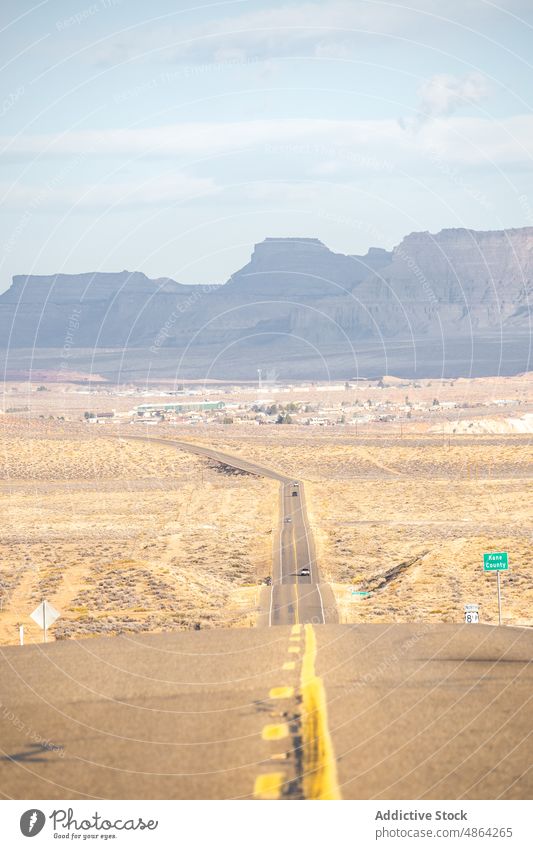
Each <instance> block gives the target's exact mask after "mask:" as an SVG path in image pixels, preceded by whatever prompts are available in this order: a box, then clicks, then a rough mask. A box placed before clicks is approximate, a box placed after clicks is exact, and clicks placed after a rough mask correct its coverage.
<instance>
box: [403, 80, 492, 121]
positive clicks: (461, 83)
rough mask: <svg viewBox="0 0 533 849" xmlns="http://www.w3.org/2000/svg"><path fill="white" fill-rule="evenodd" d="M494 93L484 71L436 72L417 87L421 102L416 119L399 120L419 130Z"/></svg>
mask: <svg viewBox="0 0 533 849" xmlns="http://www.w3.org/2000/svg"><path fill="white" fill-rule="evenodd" d="M490 93H491V87H490V84H489V81H488V80H487V78H486V77H484V76H483V74H479V73H471V74H467V75H466V76H464V77H455V76H453V75H452V74H436V75H435V76H434V77H431V78H430V79H429V80H426V82H425V83H423V85H421V86H420V88H419V90H418V95H419V103H418V107H417V111H416V115H415V117H414V118H404V119H402V120H401V121H400V124H401V126H402V127H403V128H404V129H409V130H417V129H419V128H420V127H421V126H423V125H424V124H426V123H428V122H429V121H432V120H433V119H435V118H441V117H444V116H448V115H452V114H453V113H454V112H456V111H457V110H458V109H459V108H460V107H461V106H465V105H468V104H475V103H479V102H480V101H481V100H483V99H484V98H485V97H488V95H489V94H490Z"/></svg>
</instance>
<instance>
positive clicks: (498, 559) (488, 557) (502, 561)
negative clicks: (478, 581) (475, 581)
mask: <svg viewBox="0 0 533 849" xmlns="http://www.w3.org/2000/svg"><path fill="white" fill-rule="evenodd" d="M508 568H509V558H508V556H507V552H506V551H489V552H485V554H484V555H483V571H484V572H501V571H505V569H508Z"/></svg>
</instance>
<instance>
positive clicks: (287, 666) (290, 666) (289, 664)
mask: <svg viewBox="0 0 533 849" xmlns="http://www.w3.org/2000/svg"><path fill="white" fill-rule="evenodd" d="M295 666H296V663H295V661H294V660H288V661H287V663H284V664H283V666H282V667H281V668H282V669H285V670H287V671H290V670H292V669H294V668H295Z"/></svg>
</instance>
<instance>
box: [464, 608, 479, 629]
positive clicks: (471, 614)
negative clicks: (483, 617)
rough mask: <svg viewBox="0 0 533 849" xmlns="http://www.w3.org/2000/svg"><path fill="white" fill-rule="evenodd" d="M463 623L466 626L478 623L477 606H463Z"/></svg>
mask: <svg viewBox="0 0 533 849" xmlns="http://www.w3.org/2000/svg"><path fill="white" fill-rule="evenodd" d="M465 622H466V623H467V625H477V624H478V623H479V604H465Z"/></svg>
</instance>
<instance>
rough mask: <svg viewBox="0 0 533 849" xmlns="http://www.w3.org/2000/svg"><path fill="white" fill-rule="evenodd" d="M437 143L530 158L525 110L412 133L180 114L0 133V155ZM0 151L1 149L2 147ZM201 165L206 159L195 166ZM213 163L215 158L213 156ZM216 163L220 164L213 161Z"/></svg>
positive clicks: (465, 152)
mask: <svg viewBox="0 0 533 849" xmlns="http://www.w3.org/2000/svg"><path fill="white" fill-rule="evenodd" d="M436 149H439V150H441V151H442V155H443V156H444V157H446V158H449V159H450V161H453V162H456V163H464V164H465V165H483V166H487V165H490V164H491V163H494V164H497V165H499V166H505V165H511V166H515V165H517V166H523V165H528V166H530V165H531V160H532V157H533V115H517V116H513V117H510V118H505V119H502V120H501V121H495V120H491V119H485V118H479V117H472V118H468V117H459V116H452V117H447V118H445V117H441V118H434V120H433V121H431V122H428V123H426V124H424V125H423V126H422V127H421V129H420V132H419V133H418V134H417V135H416V136H413V135H411V134H410V133H405V132H404V131H403V130H402V129H401V127H400V126H399V125H398V122H397V121H392V120H387V119H384V120H354V121H334V120H325V119H283V120H282V119H280V120H270V119H269V120H257V121H234V122H230V121H228V122H224V121H221V122H211V121H206V122H187V123H183V124H174V125H171V126H163V127H153V128H150V129H135V130H107V131H105V130H102V131H98V132H96V131H94V132H93V131H79V132H70V133H64V134H60V135H57V136H52V135H35V136H23V137H21V138H19V139H16V140H14V139H12V138H10V137H3V138H0V160H1V158H2V157H4V158H6V159H12V158H14V157H17V158H21V159H24V160H30V161H31V160H33V159H36V158H37V157H39V158H41V157H42V158H63V157H66V156H72V157H80V156H81V157H87V158H88V159H91V158H119V159H120V160H122V162H123V164H124V163H126V164H127V163H133V164H135V163H134V160H135V159H136V158H137V157H139V158H147V159H154V160H155V159H163V160H164V159H166V158H169V159H172V160H180V162H181V160H183V161H187V162H188V163H194V162H195V161H200V160H208V159H209V158H210V157H217V156H220V155H225V154H228V155H229V154H232V153H238V152H240V151H245V150H249V151H253V152H256V153H257V154H259V155H261V156H267V155H268V156H270V157H271V161H275V157H276V156H277V157H284V158H285V159H287V160H288V161H290V159H291V157H292V160H293V163H294V165H293V167H298V160H299V158H301V157H307V158H308V159H309V158H311V159H313V158H314V159H315V160H316V162H317V164H319V163H321V162H322V163H323V162H327V161H333V162H343V161H345V162H347V163H348V164H351V165H352V166H353V167H357V168H361V167H363V168H365V167H367V168H372V169H374V170H375V169H376V168H380V167H381V166H382V165H383V168H384V169H385V168H387V169H389V170H390V168H392V167H394V166H395V165H402V164H406V165H408V164H409V163H413V162H416V160H417V158H418V157H419V155H420V153H421V152H423V151H424V150H428V151H429V150H433V151H434V150H436ZM2 151H4V152H3V153H2ZM203 167H204V168H207V167H208V165H207V164H206V165H205V166H203ZM215 167H217V166H216V164H215ZM218 167H219V168H220V166H218Z"/></svg>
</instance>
